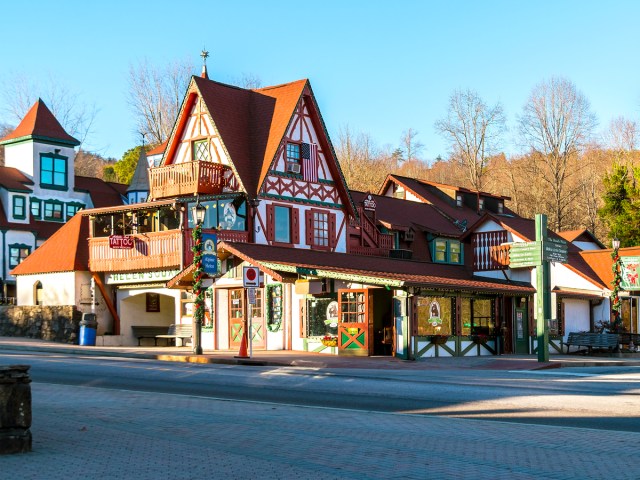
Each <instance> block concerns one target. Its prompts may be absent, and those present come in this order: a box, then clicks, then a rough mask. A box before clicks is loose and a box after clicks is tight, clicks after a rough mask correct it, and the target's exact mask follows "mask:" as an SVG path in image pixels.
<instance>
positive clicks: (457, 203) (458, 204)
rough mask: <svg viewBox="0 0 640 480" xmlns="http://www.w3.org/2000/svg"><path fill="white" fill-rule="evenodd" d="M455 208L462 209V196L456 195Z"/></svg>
mask: <svg viewBox="0 0 640 480" xmlns="http://www.w3.org/2000/svg"><path fill="white" fill-rule="evenodd" d="M456 207H462V194H460V193H458V194H457V195H456Z"/></svg>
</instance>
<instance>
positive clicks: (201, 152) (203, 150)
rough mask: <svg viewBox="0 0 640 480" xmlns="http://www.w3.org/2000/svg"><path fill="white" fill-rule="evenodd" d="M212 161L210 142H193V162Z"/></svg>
mask: <svg viewBox="0 0 640 480" xmlns="http://www.w3.org/2000/svg"><path fill="white" fill-rule="evenodd" d="M210 159H211V155H209V140H207V139H205V140H196V141H195V142H193V160H194V161H203V162H208V161H210Z"/></svg>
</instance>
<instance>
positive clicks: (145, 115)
mask: <svg viewBox="0 0 640 480" xmlns="http://www.w3.org/2000/svg"><path fill="white" fill-rule="evenodd" d="M193 71H194V66H193V64H192V63H191V62H189V61H186V60H185V61H174V62H172V63H169V64H168V65H166V66H164V67H156V66H154V65H151V64H150V63H149V62H148V61H147V60H143V61H141V62H140V63H139V64H138V65H135V66H134V65H131V66H130V67H129V105H130V106H131V108H132V109H133V112H134V116H135V119H136V123H137V130H136V132H137V133H138V134H140V135H143V136H144V137H145V138H146V139H147V142H148V143H150V144H159V143H162V142H164V141H165V140H166V139H167V138H168V137H169V135H170V134H171V129H172V128H173V125H174V123H175V121H176V118H177V116H178V111H179V110H180V106H181V104H182V99H183V98H184V95H185V92H186V91H187V87H188V86H189V81H190V80H191V75H192V73H193Z"/></svg>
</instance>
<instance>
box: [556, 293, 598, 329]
mask: <svg viewBox="0 0 640 480" xmlns="http://www.w3.org/2000/svg"><path fill="white" fill-rule="evenodd" d="M562 302H563V303H564V332H565V338H567V336H568V335H569V333H570V332H588V331H589V330H590V322H589V312H590V310H591V306H590V303H589V300H578V299H569V298H564V299H562Z"/></svg>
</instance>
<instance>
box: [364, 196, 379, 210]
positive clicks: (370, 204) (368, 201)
mask: <svg viewBox="0 0 640 480" xmlns="http://www.w3.org/2000/svg"><path fill="white" fill-rule="evenodd" d="M362 203H363V205H362V206H363V207H364V209H365V210H367V211H368V212H375V211H376V201H375V200H374V199H373V197H372V196H371V195H370V194H369V195H367V198H365V199H364V201H363V202H362Z"/></svg>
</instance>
